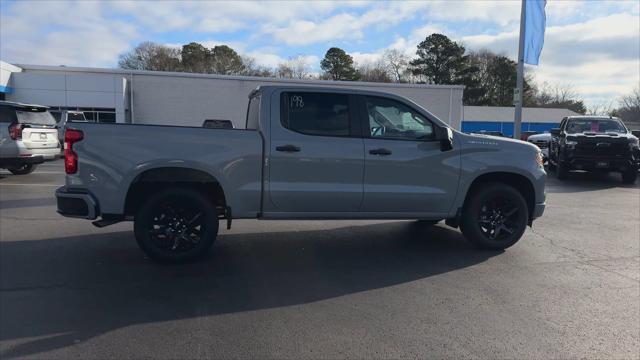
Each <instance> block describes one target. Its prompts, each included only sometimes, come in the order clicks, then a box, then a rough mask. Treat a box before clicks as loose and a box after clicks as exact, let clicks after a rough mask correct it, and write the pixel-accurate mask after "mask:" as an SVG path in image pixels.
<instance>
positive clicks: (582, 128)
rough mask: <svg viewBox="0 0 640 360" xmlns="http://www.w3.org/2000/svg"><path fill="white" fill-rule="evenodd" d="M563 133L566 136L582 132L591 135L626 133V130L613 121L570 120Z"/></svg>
mask: <svg viewBox="0 0 640 360" xmlns="http://www.w3.org/2000/svg"><path fill="white" fill-rule="evenodd" d="M565 131H566V132H567V134H578V133H584V132H593V133H607V132H616V133H626V132H627V130H626V129H625V127H624V126H623V125H622V123H620V121H619V120H615V119H570V120H569V121H568V122H567V126H566V129H565Z"/></svg>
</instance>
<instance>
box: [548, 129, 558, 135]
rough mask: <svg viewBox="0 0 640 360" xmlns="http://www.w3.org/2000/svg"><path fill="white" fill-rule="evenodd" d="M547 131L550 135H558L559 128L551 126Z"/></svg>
mask: <svg viewBox="0 0 640 360" xmlns="http://www.w3.org/2000/svg"><path fill="white" fill-rule="evenodd" d="M549 133H551V135H553V136H558V135H560V128H553V129H551V130H549Z"/></svg>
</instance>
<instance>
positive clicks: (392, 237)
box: [0, 162, 640, 359]
mask: <svg viewBox="0 0 640 360" xmlns="http://www.w3.org/2000/svg"><path fill="white" fill-rule="evenodd" d="M63 182H64V171H63V169H62V164H61V162H55V163H47V164H44V165H41V166H40V167H39V168H38V170H37V171H36V172H34V173H32V174H30V175H25V176H13V175H11V174H9V173H8V172H5V171H3V170H2V171H1V172H0V240H1V241H0V357H1V358H2V359H9V358H15V357H23V356H27V357H36V358H48V359H51V358H64V359H68V358H82V359H89V358H106V357H117V358H142V357H147V358H200V357H208V358H295V359H301V358H308V359H317V358H442V357H455V358H461V357H465V358H466V357H483V358H567V357H572V358H573V357H575V358H583V357H585V358H638V357H639V356H640V189H639V187H638V183H636V184H635V185H633V186H629V185H623V184H622V182H621V181H620V178H619V175H617V174H614V175H610V176H598V175H590V174H584V173H575V174H571V176H570V178H569V180H567V181H564V182H559V181H558V180H556V179H555V178H553V175H551V176H550V179H549V181H548V186H547V193H548V198H547V204H548V207H547V210H546V213H545V215H544V216H543V217H542V218H541V219H539V220H537V221H536V222H535V223H534V226H533V229H528V230H527V232H526V233H525V235H524V237H523V239H522V240H520V242H519V243H518V244H516V245H515V246H514V247H512V248H510V249H508V250H507V251H504V252H490V251H480V250H475V249H473V248H472V247H471V246H470V245H468V244H467V243H466V242H465V241H464V239H463V238H462V235H461V234H460V233H459V231H457V230H454V229H451V228H449V227H447V226H445V225H444V224H438V225H436V226H433V227H424V226H421V225H419V224H417V223H415V222H411V221H326V222H321V221H300V222H291V221H273V222H267V221H257V220H251V221H250V220H243V221H234V223H233V228H232V229H231V230H221V231H220V235H219V238H218V240H217V242H216V244H215V246H214V251H213V252H212V253H211V255H210V256H209V257H208V258H207V259H205V260H204V261H201V262H198V263H194V264H188V265H171V266H168V265H157V264H154V263H152V262H151V261H149V260H148V259H146V258H145V257H144V256H143V254H142V252H141V251H140V250H138V248H137V245H136V243H135V240H134V238H133V233H132V224H131V223H121V224H117V225H114V226H110V227H106V228H102V229H98V228H95V227H93V226H92V225H91V224H90V222H88V221H85V220H76V219H68V218H63V217H61V216H59V215H58V214H57V213H56V212H55V199H54V196H53V191H54V190H55V188H56V187H57V186H59V185H60V184H62V183H63ZM221 229H222V227H221Z"/></svg>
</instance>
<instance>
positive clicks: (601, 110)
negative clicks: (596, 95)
mask: <svg viewBox="0 0 640 360" xmlns="http://www.w3.org/2000/svg"><path fill="white" fill-rule="evenodd" d="M614 114H616V109H615V108H614V106H613V102H608V103H605V104H595V105H591V106H588V107H587V112H586V115H610V116H614Z"/></svg>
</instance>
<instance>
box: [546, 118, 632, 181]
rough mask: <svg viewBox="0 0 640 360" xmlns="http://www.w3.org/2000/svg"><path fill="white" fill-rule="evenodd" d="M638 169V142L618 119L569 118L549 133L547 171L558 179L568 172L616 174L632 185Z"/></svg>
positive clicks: (563, 177) (565, 175) (564, 176)
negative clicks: (611, 172)
mask: <svg viewBox="0 0 640 360" xmlns="http://www.w3.org/2000/svg"><path fill="white" fill-rule="evenodd" d="M639 165H640V149H639V148H638V138H637V137H635V136H633V135H632V134H631V132H630V131H629V130H628V129H627V128H626V127H625V126H624V124H623V123H622V121H620V119H618V118H614V117H609V116H569V117H565V118H564V119H562V121H561V122H560V128H557V129H551V143H550V146H549V168H550V169H552V170H555V171H556V175H557V176H558V179H561V180H562V179H565V178H566V177H567V174H568V173H569V171H571V170H585V171H600V172H610V171H616V172H620V173H621V174H622V180H623V181H624V182H625V183H630V184H633V183H634V182H635V181H636V179H637V178H638V166H639Z"/></svg>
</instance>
